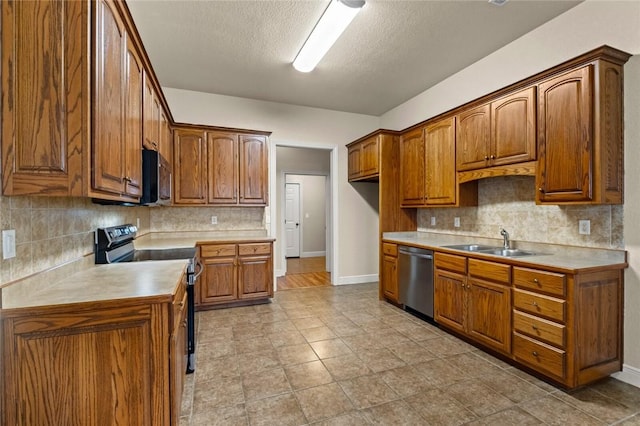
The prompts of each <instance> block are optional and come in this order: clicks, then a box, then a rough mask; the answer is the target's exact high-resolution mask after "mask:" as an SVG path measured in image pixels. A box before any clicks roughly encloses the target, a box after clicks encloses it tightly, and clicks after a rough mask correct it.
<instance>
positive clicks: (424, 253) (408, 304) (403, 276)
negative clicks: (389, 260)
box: [398, 246, 433, 318]
mask: <svg viewBox="0 0 640 426" xmlns="http://www.w3.org/2000/svg"><path fill="white" fill-rule="evenodd" d="M398 286H399V294H398V299H399V300H398V301H399V302H400V303H402V304H404V306H405V308H411V309H413V310H414V311H417V312H419V313H421V314H423V315H426V316H427V317H429V318H433V251H431V250H425V249H420V248H416V247H407V246H400V247H398Z"/></svg>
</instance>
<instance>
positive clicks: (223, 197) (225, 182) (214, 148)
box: [207, 132, 238, 204]
mask: <svg viewBox="0 0 640 426" xmlns="http://www.w3.org/2000/svg"><path fill="white" fill-rule="evenodd" d="M207 166H208V172H207V173H208V179H207V180H208V183H209V203H210V204H237V203H238V134H237V133H230V132H207Z"/></svg>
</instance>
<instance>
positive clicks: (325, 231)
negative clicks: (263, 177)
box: [270, 143, 337, 290]
mask: <svg viewBox="0 0 640 426" xmlns="http://www.w3.org/2000/svg"><path fill="white" fill-rule="evenodd" d="M273 149H274V151H275V152H274V155H273V156H272V157H271V158H274V160H275V164H274V166H275V167H273V170H274V171H275V176H274V177H273V178H272V182H274V183H275V185H274V186H275V187H274V188H273V193H274V194H275V195H276V200H277V202H276V203H274V204H272V208H271V214H270V221H271V228H272V232H273V235H275V236H276V247H275V250H274V251H275V258H274V272H275V276H276V278H277V279H276V290H280V289H284V288H290V286H287V285H286V283H284V281H285V280H284V277H287V280H286V281H289V282H292V283H293V282H294V281H298V282H297V283H295V284H293V285H294V287H295V288H298V287H301V286H309V285H319V284H321V285H331V276H332V275H333V274H331V272H333V271H331V266H332V264H333V256H334V253H335V251H334V248H333V243H332V241H334V238H333V232H334V229H333V226H332V222H333V221H334V220H335V215H336V212H335V211H334V203H333V202H332V197H331V194H332V193H333V192H335V189H334V188H333V180H335V178H333V174H334V172H335V170H332V166H333V165H334V164H335V163H337V158H336V157H337V151H336V149H335V147H331V149H329V148H328V147H306V146H305V147H299V146H291V145H286V146H283V145H279V144H277V143H276V145H275V147H274V148H273ZM332 178H333V179H332ZM305 274H321V275H322V276H321V277H318V276H316V277H312V276H311V275H309V276H308V277H306V278H305V277H304V275H305ZM305 282H306V284H304V283H305ZM303 284H304V285H303Z"/></svg>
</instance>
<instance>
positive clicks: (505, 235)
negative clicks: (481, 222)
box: [500, 228, 510, 250]
mask: <svg viewBox="0 0 640 426" xmlns="http://www.w3.org/2000/svg"><path fill="white" fill-rule="evenodd" d="M500 235H502V238H503V239H504V242H503V244H502V248H504V249H505V250H509V248H510V247H509V246H510V244H509V233H508V232H507V230H506V229H504V228H502V229H500Z"/></svg>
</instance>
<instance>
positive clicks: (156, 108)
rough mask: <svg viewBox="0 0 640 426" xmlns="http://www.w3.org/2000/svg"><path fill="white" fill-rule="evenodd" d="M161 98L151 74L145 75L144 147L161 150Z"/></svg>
mask: <svg viewBox="0 0 640 426" xmlns="http://www.w3.org/2000/svg"><path fill="white" fill-rule="evenodd" d="M161 109H162V108H161V107H160V99H159V98H158V95H157V94H156V90H155V88H154V87H153V83H152V81H151V79H150V78H149V75H148V74H147V73H146V72H145V76H144V141H143V144H144V147H145V148H147V149H152V150H154V151H158V150H160V130H161V129H160V111H161Z"/></svg>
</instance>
